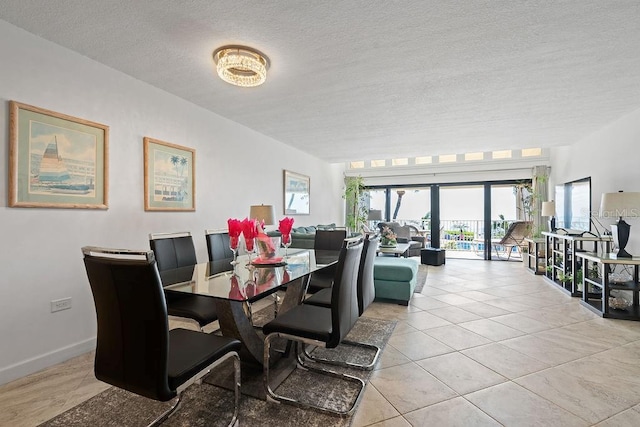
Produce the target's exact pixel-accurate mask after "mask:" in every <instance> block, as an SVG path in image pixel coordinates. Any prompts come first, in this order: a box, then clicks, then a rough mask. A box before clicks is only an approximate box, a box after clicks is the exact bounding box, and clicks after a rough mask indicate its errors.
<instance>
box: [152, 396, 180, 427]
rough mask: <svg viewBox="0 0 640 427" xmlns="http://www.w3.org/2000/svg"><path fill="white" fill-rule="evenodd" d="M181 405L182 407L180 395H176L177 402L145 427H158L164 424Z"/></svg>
mask: <svg viewBox="0 0 640 427" xmlns="http://www.w3.org/2000/svg"><path fill="white" fill-rule="evenodd" d="M181 405H182V394H178V400H177V401H176V403H175V405H173V406H172V407H170V408H169V409H167V410H166V411H164V412H163V413H162V414H160V416H159V417H158V418H156V419H155V420H153V421H152V422H151V423H150V424H148V426H147V427H155V426H159V425H160V424H162V423H163V422H165V421H166V420H167V418H169V417H170V416H171V415H173V413H174V412H175V411H177V410H178V408H180V406H181Z"/></svg>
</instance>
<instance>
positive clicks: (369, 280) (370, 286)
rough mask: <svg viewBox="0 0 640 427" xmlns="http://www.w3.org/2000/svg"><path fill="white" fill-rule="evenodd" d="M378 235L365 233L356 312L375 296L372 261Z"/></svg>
mask: <svg viewBox="0 0 640 427" xmlns="http://www.w3.org/2000/svg"><path fill="white" fill-rule="evenodd" d="M379 242H380V236H371V235H368V234H367V235H365V237H364V243H363V246H362V255H360V266H359V268H358V287H357V291H358V314H359V315H360V316H362V313H364V311H365V310H366V309H367V307H369V304H371V303H372V302H373V300H374V299H375V298H376V289H375V286H374V283H373V263H374V261H375V259H376V250H377V248H378V243H379Z"/></svg>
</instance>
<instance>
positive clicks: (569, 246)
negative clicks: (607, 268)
mask: <svg viewBox="0 0 640 427" xmlns="http://www.w3.org/2000/svg"><path fill="white" fill-rule="evenodd" d="M583 234H587V235H571V234H560V233H551V232H547V231H545V232H542V235H543V236H544V237H545V242H546V243H545V247H546V257H547V261H546V274H545V277H546V278H547V279H548V280H550V281H551V282H553V283H555V284H556V285H558V286H560V288H561V289H563V290H564V291H566V292H567V293H569V294H570V295H571V296H572V297H579V296H582V290H581V289H578V283H579V282H580V280H578V279H579V277H578V276H579V274H576V273H577V272H578V271H579V270H580V267H579V265H578V259H577V257H576V256H575V255H576V254H578V253H584V252H587V248H586V247H585V246H586V245H587V244H590V245H591V250H590V252H593V253H608V252H609V251H610V250H611V242H612V240H613V239H612V237H611V236H594V235H588V233H583ZM600 243H603V244H604V249H603V250H600V251H599V250H598V245H599V244H600Z"/></svg>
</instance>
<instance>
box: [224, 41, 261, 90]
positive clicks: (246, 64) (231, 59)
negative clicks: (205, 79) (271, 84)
mask: <svg viewBox="0 0 640 427" xmlns="http://www.w3.org/2000/svg"><path fill="white" fill-rule="evenodd" d="M213 60H214V62H215V64H216V71H217V72H218V76H220V78H221V79H222V80H224V81H225V82H227V83H231V84H232V85H236V86H242V87H254V86H259V85H261V84H262V83H264V82H265V80H267V69H268V68H269V60H268V59H267V57H266V56H264V55H263V54H261V53H260V52H258V51H256V50H254V49H251V48H248V47H244V46H223V47H221V48H218V49H216V50H215V51H214V52H213Z"/></svg>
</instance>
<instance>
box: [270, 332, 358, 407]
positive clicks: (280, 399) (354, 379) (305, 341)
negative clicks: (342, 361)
mask: <svg viewBox="0 0 640 427" xmlns="http://www.w3.org/2000/svg"><path fill="white" fill-rule="evenodd" d="M276 337H281V338H285V339H289V340H293V341H296V342H297V343H298V344H299V345H302V344H309V345H315V346H317V347H324V343H322V342H319V341H315V340H308V339H303V338H301V337H296V336H292V335H288V334H283V333H272V334H269V335H267V336H266V337H265V340H264V360H263V362H264V363H263V366H264V377H263V380H264V388H265V392H266V395H267V400H268V401H272V402H283V403H289V404H291V405H294V406H298V407H300V408H310V409H315V410H317V411H320V412H325V413H330V414H335V415H340V416H342V417H346V416H349V415H351V414H353V412H354V411H355V409H356V406H357V405H358V403H359V402H360V399H361V398H362V395H363V392H364V387H365V383H364V381H362V380H361V379H360V378H358V377H354V376H353V375H347V374H342V373H339V372H335V371H331V370H329V369H320V368H316V367H312V366H304V365H300V364H298V366H299V367H300V368H302V369H306V370H308V371H311V372H316V373H319V374H322V375H329V376H332V377H335V378H340V379H342V380H345V381H350V382H354V383H357V384H358V394H357V396H356V399H355V401H354V402H353V404H352V405H351V406H350V407H349V408H348V409H347V410H346V411H336V410H334V409H330V408H325V407H322V406H317V405H313V404H311V403H305V402H300V401H299V400H297V399H295V398H291V397H286V396H282V395H279V394H276V393H275V392H274V390H272V389H271V386H270V384H269V359H270V348H271V340H272V339H274V338H276ZM298 350H299V347H298V346H297V347H296V353H297V356H298V361H300V355H299V353H300V352H299V351H298Z"/></svg>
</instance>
